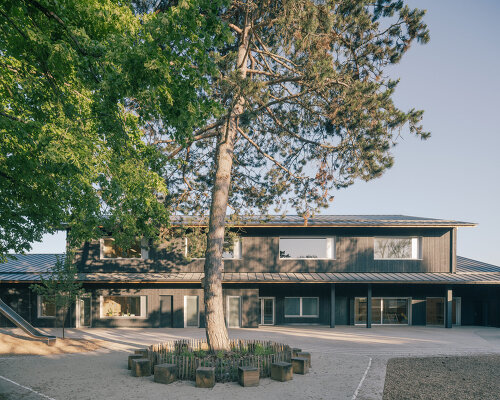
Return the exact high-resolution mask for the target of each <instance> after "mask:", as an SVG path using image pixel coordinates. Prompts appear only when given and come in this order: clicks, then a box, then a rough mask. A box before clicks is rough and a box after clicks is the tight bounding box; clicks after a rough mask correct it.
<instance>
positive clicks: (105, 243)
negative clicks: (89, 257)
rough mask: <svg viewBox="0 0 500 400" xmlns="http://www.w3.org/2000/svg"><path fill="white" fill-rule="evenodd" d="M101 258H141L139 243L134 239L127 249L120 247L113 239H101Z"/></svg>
mask: <svg viewBox="0 0 500 400" xmlns="http://www.w3.org/2000/svg"><path fill="white" fill-rule="evenodd" d="M101 246H102V252H101V254H102V258H141V243H140V241H136V242H135V243H134V244H132V245H131V246H130V247H129V248H127V249H122V248H121V247H118V246H117V245H116V244H115V239H112V238H107V239H102V241H101Z"/></svg>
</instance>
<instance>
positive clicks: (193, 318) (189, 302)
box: [184, 296, 200, 328]
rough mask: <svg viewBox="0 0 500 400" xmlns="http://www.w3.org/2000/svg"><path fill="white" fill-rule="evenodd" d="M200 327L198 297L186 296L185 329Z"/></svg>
mask: <svg viewBox="0 0 500 400" xmlns="http://www.w3.org/2000/svg"><path fill="white" fill-rule="evenodd" d="M188 326H190V327H198V326H200V310H199V307H198V296H184V327H185V328H186V327H188Z"/></svg>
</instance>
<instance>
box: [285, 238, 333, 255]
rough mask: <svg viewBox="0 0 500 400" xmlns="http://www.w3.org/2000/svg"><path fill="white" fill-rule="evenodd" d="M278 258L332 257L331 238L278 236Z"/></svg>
mask: <svg viewBox="0 0 500 400" xmlns="http://www.w3.org/2000/svg"><path fill="white" fill-rule="evenodd" d="M279 252H280V258H333V256H334V240H333V238H280V245H279Z"/></svg>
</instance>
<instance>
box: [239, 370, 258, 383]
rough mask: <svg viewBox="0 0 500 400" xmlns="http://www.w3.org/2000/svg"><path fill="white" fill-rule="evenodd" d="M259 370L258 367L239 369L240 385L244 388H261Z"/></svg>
mask: <svg viewBox="0 0 500 400" xmlns="http://www.w3.org/2000/svg"><path fill="white" fill-rule="evenodd" d="M259 378H260V376H259V369H258V368H256V367H238V383H239V384H240V385H241V386H243V387H250V386H259Z"/></svg>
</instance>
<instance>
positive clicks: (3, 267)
mask: <svg viewBox="0 0 500 400" xmlns="http://www.w3.org/2000/svg"><path fill="white" fill-rule="evenodd" d="M11 256H13V257H14V259H9V260H8V261H7V262H6V263H3V264H2V263H0V274H4V273H21V274H24V273H30V272H31V273H37V274H38V273H40V272H47V271H50V269H51V268H52V267H53V266H54V265H55V264H56V262H57V259H58V258H60V259H64V257H65V255H64V254H11Z"/></svg>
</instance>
